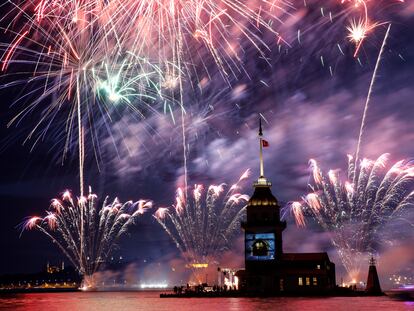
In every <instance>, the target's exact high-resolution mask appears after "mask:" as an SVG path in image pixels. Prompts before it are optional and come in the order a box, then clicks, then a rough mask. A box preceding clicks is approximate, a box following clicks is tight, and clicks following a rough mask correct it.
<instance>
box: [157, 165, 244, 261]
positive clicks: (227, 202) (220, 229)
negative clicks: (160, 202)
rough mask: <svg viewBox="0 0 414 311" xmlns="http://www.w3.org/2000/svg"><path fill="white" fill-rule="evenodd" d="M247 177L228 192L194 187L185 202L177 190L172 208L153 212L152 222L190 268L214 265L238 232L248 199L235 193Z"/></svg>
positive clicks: (222, 186)
mask: <svg viewBox="0 0 414 311" xmlns="http://www.w3.org/2000/svg"><path fill="white" fill-rule="evenodd" d="M248 174H249V171H246V172H245V173H244V174H243V175H242V176H241V177H240V179H239V181H238V182H237V183H236V184H234V185H232V186H231V187H229V188H228V187H227V186H226V185H225V184H220V185H210V186H208V187H207V189H205V188H204V186H203V185H200V184H196V185H194V188H193V189H192V195H191V198H186V197H185V193H184V190H183V189H181V188H179V189H177V196H176V203H175V205H173V206H172V207H171V208H165V207H161V208H158V210H157V211H156V212H155V214H154V217H155V219H156V220H157V221H158V223H159V224H160V225H161V226H162V227H163V228H164V230H165V231H166V232H167V233H168V235H169V236H170V237H171V239H172V240H173V241H174V242H175V244H176V246H177V248H178V249H179V250H180V251H181V253H182V254H183V256H184V257H185V259H186V261H187V262H188V263H189V264H190V265H191V264H200V263H217V262H218V260H219V259H220V256H221V255H222V253H223V251H225V250H226V249H227V247H228V246H229V243H230V242H231V240H232V238H233V237H234V235H235V234H236V233H237V231H238V230H239V229H240V221H241V219H242V217H243V215H244V212H245V207H246V202H247V201H248V200H249V196H248V195H246V194H241V193H239V192H238V190H239V189H240V185H239V184H240V182H241V181H242V180H244V179H246V178H247V177H248ZM226 188H227V190H226Z"/></svg>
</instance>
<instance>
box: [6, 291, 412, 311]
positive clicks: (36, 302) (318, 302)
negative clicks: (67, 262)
mask: <svg viewBox="0 0 414 311" xmlns="http://www.w3.org/2000/svg"><path fill="white" fill-rule="evenodd" d="M52 304H53V305H54V306H60V308H61V310H135V311H138V310H159V311H163V310H181V311H186V310H197V309H198V308H201V307H202V308H203V310H204V311H210V310H234V311H238V310H257V311H259V310H275V309H280V310H286V311H293V310H301V311H307V310H321V311H324V310H336V311H345V310H353V311H358V310H393V311H400V310H401V311H402V310H414V302H404V301H397V300H392V299H390V298H388V297H353V298H349V297H345V298H344V297H334V298H213V299H209V298H189V299H179V298H178V299H174V298H170V299H160V298H159V292H155V291H143V292H118V293H114V292H101V293H96V292H95V293H79V292H77V293H54V294H51V293H45V294H17V295H3V296H1V297H0V310H17V311H19V310H24V311H33V310H46V309H47V308H48V307H49V306H50V305H52Z"/></svg>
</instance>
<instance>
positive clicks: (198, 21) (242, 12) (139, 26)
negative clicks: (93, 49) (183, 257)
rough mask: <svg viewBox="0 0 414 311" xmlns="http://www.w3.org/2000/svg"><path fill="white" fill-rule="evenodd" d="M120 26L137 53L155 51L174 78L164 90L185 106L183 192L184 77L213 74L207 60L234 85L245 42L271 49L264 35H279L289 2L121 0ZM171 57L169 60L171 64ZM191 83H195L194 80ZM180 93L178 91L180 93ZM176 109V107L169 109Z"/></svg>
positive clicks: (185, 154) (257, 47)
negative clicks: (278, 27)
mask: <svg viewBox="0 0 414 311" xmlns="http://www.w3.org/2000/svg"><path fill="white" fill-rule="evenodd" d="M118 5H119V12H120V13H119V16H122V17H120V18H119V19H118V23H117V25H118V26H119V28H121V29H123V30H125V29H127V31H126V33H127V35H126V36H125V37H124V38H123V40H124V41H128V42H132V46H133V47H132V50H133V51H134V52H135V53H136V54H138V55H142V54H144V55H151V56H152V57H155V58H156V59H157V62H158V63H159V64H163V63H165V64H166V65H165V66H164V67H163V70H164V71H165V72H167V73H168V76H169V78H167V79H166V84H165V85H164V88H163V90H162V92H164V93H167V94H169V96H171V97H173V98H175V99H177V102H179V104H180V106H181V127H182V132H181V134H182V135H181V136H182V147H183V160H184V192H187V189H188V183H187V156H188V154H187V151H188V146H187V139H186V136H185V133H186V129H185V120H184V119H185V113H186V109H185V104H184V101H183V92H184V90H183V84H184V81H196V84H197V83H198V82H199V76H200V75H209V72H208V70H209V69H208V67H209V66H208V65H207V64H208V63H207V62H208V60H212V61H213V63H214V64H215V65H216V66H215V67H217V68H218V69H219V72H220V74H221V75H222V77H223V79H224V80H225V81H226V82H227V83H229V84H230V82H229V76H233V77H235V76H237V75H238V74H240V72H244V68H243V65H242V59H241V56H242V53H243V51H244V49H245V48H244V47H243V45H245V44H244V42H245V41H247V42H249V43H250V44H251V45H252V46H254V48H255V49H256V50H257V51H259V53H260V55H261V56H262V57H265V56H264V53H263V51H262V49H268V50H269V49H270V48H269V47H268V45H267V44H266V43H265V42H264V41H263V40H262V39H261V37H260V34H261V33H262V32H263V31H264V30H266V31H269V32H270V33H273V34H277V32H276V31H275V30H274V29H273V27H272V26H271V24H272V22H273V21H276V20H278V21H280V22H282V21H281V19H280V18H279V16H280V15H285V14H286V15H287V11H286V10H287V9H288V8H290V7H291V6H290V4H288V3H285V2H284V1H278V2H276V1H270V2H268V1H262V0H259V1H257V0H254V1H249V2H246V3H245V2H242V1H238V0H219V1H217V0H205V1H199V0H190V1H188V0H185V1H183V0H149V1H148V0H145V1H144V0H138V1H136V0H131V1H120V2H119V3H118ZM167 62H168V65H167ZM189 83H190V84H191V83H192V82H189ZM177 93H178V94H177ZM170 110H171V109H170Z"/></svg>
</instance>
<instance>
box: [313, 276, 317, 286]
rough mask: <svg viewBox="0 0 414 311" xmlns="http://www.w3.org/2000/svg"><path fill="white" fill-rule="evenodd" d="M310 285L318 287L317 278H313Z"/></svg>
mask: <svg viewBox="0 0 414 311" xmlns="http://www.w3.org/2000/svg"><path fill="white" fill-rule="evenodd" d="M312 283H313V286H317V285H318V278H317V277H315V276H314V277H313V278H312Z"/></svg>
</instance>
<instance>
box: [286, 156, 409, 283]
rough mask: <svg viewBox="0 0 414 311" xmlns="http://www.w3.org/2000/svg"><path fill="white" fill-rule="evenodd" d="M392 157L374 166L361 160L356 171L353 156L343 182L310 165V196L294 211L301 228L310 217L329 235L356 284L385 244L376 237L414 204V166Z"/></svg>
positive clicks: (295, 205) (335, 174)
mask: <svg viewBox="0 0 414 311" xmlns="http://www.w3.org/2000/svg"><path fill="white" fill-rule="evenodd" d="M388 157H389V155H388V154H383V155H381V156H380V157H379V158H378V159H377V160H376V161H371V160H369V159H363V160H362V161H361V162H360V163H359V167H358V169H357V170H355V168H354V167H353V165H354V163H355V162H354V161H353V158H352V157H351V156H349V161H348V165H349V166H348V180H347V181H345V182H343V181H342V180H341V179H340V176H339V173H338V170H330V171H329V172H328V174H327V175H326V174H324V173H323V172H322V171H321V169H320V168H319V166H318V165H317V163H316V161H315V160H312V162H311V169H312V174H313V182H314V183H313V185H311V186H310V188H311V190H312V192H310V193H308V194H307V195H306V196H304V197H303V200H302V201H301V202H293V203H292V204H291V206H290V209H291V212H292V214H293V215H294V217H295V220H296V223H297V225H298V226H301V227H303V226H305V225H306V223H305V216H306V215H308V216H311V217H312V218H313V219H314V220H316V222H317V223H318V224H319V225H320V226H321V227H322V228H323V229H324V230H326V231H327V232H329V233H330V236H331V241H332V244H333V245H334V246H335V247H336V248H337V250H338V254H339V256H340V258H341V260H342V263H343V265H344V267H345V268H346V269H347V271H348V273H349V275H350V276H351V278H352V279H356V277H357V275H358V273H359V271H360V264H361V263H362V264H363V265H365V263H366V260H367V258H364V256H366V255H367V253H368V252H376V251H378V249H377V246H378V245H379V244H381V242H384V241H383V239H381V238H379V236H378V235H377V233H378V232H379V231H381V228H382V227H383V226H384V225H385V224H387V223H388V222H389V221H391V220H394V219H398V218H399V217H401V215H403V213H404V212H405V210H406V209H407V208H409V207H412V206H413V205H414V165H413V163H412V161H405V160H402V161H398V162H396V163H394V164H393V165H390V164H389V163H388ZM355 171H356V172H357V176H355V178H354V180H355V182H354V183H353V182H352V179H353V178H352V174H354V172H355ZM378 241H380V242H378Z"/></svg>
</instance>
